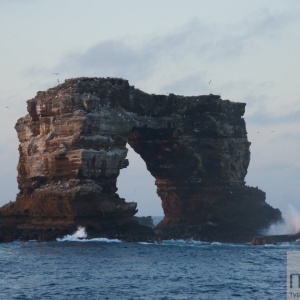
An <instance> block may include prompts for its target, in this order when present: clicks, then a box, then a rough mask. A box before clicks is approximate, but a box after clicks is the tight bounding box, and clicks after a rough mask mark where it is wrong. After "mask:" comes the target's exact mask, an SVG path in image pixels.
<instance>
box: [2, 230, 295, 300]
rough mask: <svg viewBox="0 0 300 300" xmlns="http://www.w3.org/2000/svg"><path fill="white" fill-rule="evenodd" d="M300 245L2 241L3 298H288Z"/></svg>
mask: <svg viewBox="0 0 300 300" xmlns="http://www.w3.org/2000/svg"><path fill="white" fill-rule="evenodd" d="M291 250H293V251H295V250H296V251H297V250H300V244H297V243H291V244H281V245H270V246H251V245H247V244H221V243H205V242H198V241H193V240H189V241H183V240H169V241H163V242H162V243H153V244H147V243H125V242H121V241H119V240H108V239H105V238H102V239H101V238H99V239H93V240H87V239H86V238H85V232H84V229H83V228H80V229H79V230H78V231H77V232H76V233H75V234H74V235H72V236H66V237H65V238H63V239H61V240H59V241H56V242H47V243H40V242H35V241H31V242H13V243H3V244H0V299H5V300H8V299H208V300H211V299H251V300H253V299H276V300H278V299H285V298H286V254H287V251H291Z"/></svg>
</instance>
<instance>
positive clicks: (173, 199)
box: [0, 78, 281, 241]
mask: <svg viewBox="0 0 300 300" xmlns="http://www.w3.org/2000/svg"><path fill="white" fill-rule="evenodd" d="M27 104H28V112H29V114H28V115H26V116H25V117H23V118H21V119H19V120H18V122H17V124H16V130H17V133H18V138H19V141H20V145H19V153H20V158H19V163H18V184H19V189H20V193H19V194H18V195H17V199H16V201H15V202H13V203H10V204H7V205H5V206H4V207H2V208H1V210H0V216H2V221H1V220H0V227H1V226H2V228H3V227H5V226H6V227H5V228H13V227H14V228H16V230H15V231H14V232H15V233H14V238H16V237H18V235H19V236H21V238H23V239H26V238H28V239H29V238H32V234H31V232H34V234H35V235H37V237H38V238H39V239H46V238H43V237H47V230H50V232H51V234H48V237H49V238H52V237H54V236H57V235H59V233H61V234H62V233H65V232H67V231H70V230H71V229H74V228H75V227H76V226H77V225H81V226H86V227H87V228H88V230H89V229H90V232H91V234H92V233H94V234H97V233H101V234H106V233H110V234H111V236H116V235H119V236H120V237H121V238H122V237H124V238H125V236H126V234H127V239H133V240H134V236H135V235H138V236H139V237H141V236H142V235H143V234H145V235H148V236H151V237H152V235H153V234H154V233H153V232H152V231H151V232H150V231H149V230H150V229H149V230H147V231H145V232H144V231H143V228H141V227H139V225H136V224H135V223H134V222H133V221H132V220H133V216H134V214H135V213H136V212H137V207H136V203H134V202H126V201H125V199H122V198H120V197H119V196H118V194H117V188H116V182H117V178H118V176H119V174H120V170H121V169H122V168H125V167H127V166H128V160H127V159H126V155H127V149H126V143H127V142H128V143H129V144H130V145H131V146H132V148H133V149H134V150H135V151H136V152H137V153H139V154H140V155H141V157H142V158H143V159H144V161H145V163H146V165H147V168H148V170H149V171H150V173H151V174H152V176H154V177H155V179H156V181H155V184H156V186H157V193H158V195H159V196H160V198H161V200H162V206H163V210H164V214H165V217H164V219H163V221H162V222H161V223H160V224H159V225H158V226H157V228H156V234H157V235H158V236H159V237H163V238H164V237H167V238H169V237H172V238H184V237H187V238H190V237H194V238H197V239H205V240H226V241H227V240H228V241H233V240H248V239H249V238H251V237H252V235H253V234H256V233H257V231H258V230H260V229H262V228H264V227H266V226H268V225H269V224H270V223H272V222H274V221H278V220H279V219H280V218H281V214H280V212H279V211H278V210H276V209H273V208H272V207H270V206H269V205H268V204H266V202H265V194H264V192H262V191H260V190H259V189H257V188H251V187H247V186H245V181H244V179H245V176H246V174H247V168H248V165H249V161H250V151H249V147H250V143H249V142H248V139H247V132H246V128H245V122H244V119H243V118H242V116H243V114H244V111H245V104H244V103H234V102H230V101H228V100H222V99H221V98H220V96H216V95H206V96H194V97H185V96H175V95H173V94H170V95H169V96H165V95H153V94H152V95H150V94H146V93H144V92H142V91H140V90H138V89H135V88H134V87H132V86H129V84H128V81H127V80H123V79H117V78H106V79H105V78H76V79H69V80H66V81H65V83H64V84H61V85H58V86H57V87H55V88H52V89H49V90H48V91H46V92H38V93H37V95H36V97H35V98H34V99H31V100H29V101H28V102H27ZM129 180H130V179H129ZM127 201H130V199H127ZM149 201H152V200H151V199H149ZM1 222H2V225H1ZM3 224H4V225H5V226H4V225H3ZM128 224H129V225H128ZM24 228H25V229H24ZM37 228H39V229H40V231H37ZM124 228H126V230H127V229H128V228H130V229H128V230H127V231H126V230H125V229H124ZM11 231H13V230H11ZM45 231H46V233H45ZM2 232H5V230H4V231H3V230H2ZM16 232H17V233H16ZM40 232H42V234H41V233H40ZM128 232H130V234H128ZM122 234H123V236H122ZM2 235H3V234H2ZM128 236H130V238H128ZM0 237H1V236H0ZM2 239H3V240H5V238H3V237H2ZM6 239H8V238H6Z"/></svg>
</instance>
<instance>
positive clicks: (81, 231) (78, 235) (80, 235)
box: [56, 226, 122, 243]
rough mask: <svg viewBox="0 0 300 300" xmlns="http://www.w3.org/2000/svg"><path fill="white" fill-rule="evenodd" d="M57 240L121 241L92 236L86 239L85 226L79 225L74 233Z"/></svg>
mask: <svg viewBox="0 0 300 300" xmlns="http://www.w3.org/2000/svg"><path fill="white" fill-rule="evenodd" d="M56 241H57V242H102V243H120V242H122V241H120V240H118V239H108V238H93V239H88V238H87V233H86V231H85V228H84V227H82V226H79V227H78V228H77V231H76V232H75V233H74V234H68V235H66V236H64V237H63V238H61V239H60V238H57V239H56Z"/></svg>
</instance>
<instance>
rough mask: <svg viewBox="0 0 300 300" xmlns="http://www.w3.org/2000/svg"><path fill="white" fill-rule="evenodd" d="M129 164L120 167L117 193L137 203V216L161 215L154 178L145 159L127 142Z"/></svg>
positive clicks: (159, 200) (162, 213)
mask: <svg viewBox="0 0 300 300" xmlns="http://www.w3.org/2000/svg"><path fill="white" fill-rule="evenodd" d="M126 148H127V149H128V154H127V159H128V160H129V166H128V167H127V168H125V169H121V171H120V175H119V176H118V178H117V188H118V195H119V196H120V197H122V198H125V199H126V201H130V202H131V201H134V202H136V203H137V209H138V212H137V214H136V215H137V216H152V217H163V215H164V212H163V209H162V205H161V199H160V197H159V196H158V195H157V187H156V185H155V178H154V177H153V176H152V175H151V174H150V172H149V171H148V170H147V167H146V164H145V161H144V160H143V159H142V158H141V157H140V155H139V154H138V153H136V152H135V151H134V150H133V148H132V147H131V146H130V145H129V144H128V143H127V144H126Z"/></svg>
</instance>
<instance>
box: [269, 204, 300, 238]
mask: <svg viewBox="0 0 300 300" xmlns="http://www.w3.org/2000/svg"><path fill="white" fill-rule="evenodd" d="M283 218H284V220H285V222H283V223H280V224H273V225H271V226H270V227H269V229H268V230H267V232H266V234H267V235H280V234H295V233H298V232H300V213H299V211H298V210H297V209H296V208H295V207H294V206H293V205H291V204H289V205H288V209H287V212H286V213H285V214H284V217H283Z"/></svg>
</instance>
